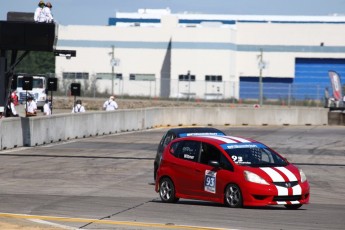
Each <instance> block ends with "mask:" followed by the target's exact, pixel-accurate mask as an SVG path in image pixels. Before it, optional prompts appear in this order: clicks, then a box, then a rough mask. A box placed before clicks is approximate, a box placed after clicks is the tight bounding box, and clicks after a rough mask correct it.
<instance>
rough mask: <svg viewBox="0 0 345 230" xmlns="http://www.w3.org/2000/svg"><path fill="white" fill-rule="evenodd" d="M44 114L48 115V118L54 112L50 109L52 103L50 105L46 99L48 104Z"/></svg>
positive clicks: (44, 107)
mask: <svg viewBox="0 0 345 230" xmlns="http://www.w3.org/2000/svg"><path fill="white" fill-rule="evenodd" d="M43 114H44V115H47V116H49V115H51V114H52V111H51V109H50V103H49V100H48V99H46V103H45V104H44V106H43Z"/></svg>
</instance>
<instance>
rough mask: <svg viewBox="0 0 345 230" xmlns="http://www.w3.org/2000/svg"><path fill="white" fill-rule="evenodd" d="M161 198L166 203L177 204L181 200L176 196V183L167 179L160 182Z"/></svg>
mask: <svg viewBox="0 0 345 230" xmlns="http://www.w3.org/2000/svg"><path fill="white" fill-rule="evenodd" d="M159 196H160V197H161V200H162V201H163V202H164V203H176V202H177V201H178V200H179V199H178V198H176V196H175V186H174V183H173V182H172V181H171V180H170V179H169V178H167V177H164V178H163V179H161V181H160V182H159Z"/></svg>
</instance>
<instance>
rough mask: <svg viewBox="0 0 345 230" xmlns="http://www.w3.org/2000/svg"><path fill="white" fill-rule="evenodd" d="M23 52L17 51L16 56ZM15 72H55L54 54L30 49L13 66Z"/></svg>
mask: <svg viewBox="0 0 345 230" xmlns="http://www.w3.org/2000/svg"><path fill="white" fill-rule="evenodd" d="M22 53H23V52H22V51H21V52H18V57H20V55H21V54H22ZM15 72H16V73H28V74H46V73H55V56H54V53H53V52H38V51H30V52H29V54H28V55H27V56H25V57H24V59H23V60H22V61H21V62H20V63H19V64H18V65H17V66H16V67H15Z"/></svg>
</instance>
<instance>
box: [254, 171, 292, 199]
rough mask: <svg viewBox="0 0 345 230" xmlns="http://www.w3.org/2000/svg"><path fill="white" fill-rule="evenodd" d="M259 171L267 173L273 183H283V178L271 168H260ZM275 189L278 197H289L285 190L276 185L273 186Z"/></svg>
mask: <svg viewBox="0 0 345 230" xmlns="http://www.w3.org/2000/svg"><path fill="white" fill-rule="evenodd" d="M260 169H261V170H263V171H264V172H265V173H267V174H268V175H269V176H270V177H271V179H272V181H273V182H285V180H284V178H283V177H282V176H281V175H280V174H279V173H278V172H276V171H275V170H274V169H271V168H260ZM275 187H276V188H277V191H278V196H287V195H289V191H288V189H287V188H284V187H281V186H277V185H275Z"/></svg>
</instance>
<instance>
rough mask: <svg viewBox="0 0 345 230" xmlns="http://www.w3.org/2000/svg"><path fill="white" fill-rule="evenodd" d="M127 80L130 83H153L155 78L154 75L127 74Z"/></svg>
mask: <svg viewBox="0 0 345 230" xmlns="http://www.w3.org/2000/svg"><path fill="white" fill-rule="evenodd" d="M129 80H131V81H155V80H156V76H155V75H154V74H138V73H135V74H134V73H131V74H129Z"/></svg>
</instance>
